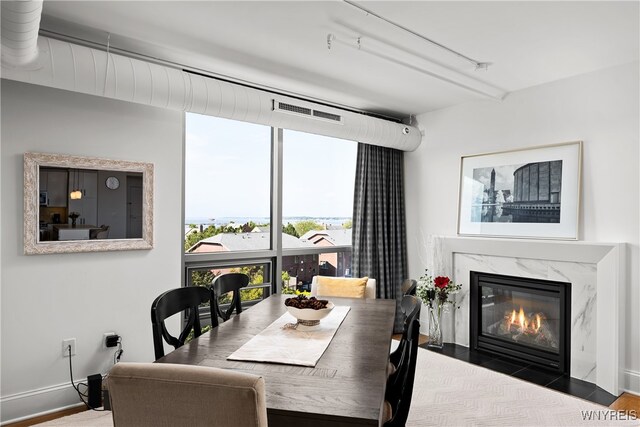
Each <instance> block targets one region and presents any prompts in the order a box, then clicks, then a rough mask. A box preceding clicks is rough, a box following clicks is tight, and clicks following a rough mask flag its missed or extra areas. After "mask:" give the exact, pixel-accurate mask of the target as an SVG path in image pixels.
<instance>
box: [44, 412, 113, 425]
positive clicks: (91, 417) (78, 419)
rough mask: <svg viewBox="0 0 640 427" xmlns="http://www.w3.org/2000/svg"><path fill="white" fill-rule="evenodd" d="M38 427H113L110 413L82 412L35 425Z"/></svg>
mask: <svg viewBox="0 0 640 427" xmlns="http://www.w3.org/2000/svg"><path fill="white" fill-rule="evenodd" d="M36 425H37V426H38V427H61V426H65V427H113V417H112V416H111V411H83V412H78V413H77V414H73V415H67V416H66V417H62V418H57V419H55V420H51V421H47V422H46V423H42V424H36Z"/></svg>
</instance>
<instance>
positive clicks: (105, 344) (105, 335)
mask: <svg viewBox="0 0 640 427" xmlns="http://www.w3.org/2000/svg"><path fill="white" fill-rule="evenodd" d="M114 335H115V336H118V334H116V333H115V332H105V333H104V334H103V335H102V348H103V349H109V348H110V347H108V346H107V339H108V338H109V337H112V336H114ZM112 347H113V346H112Z"/></svg>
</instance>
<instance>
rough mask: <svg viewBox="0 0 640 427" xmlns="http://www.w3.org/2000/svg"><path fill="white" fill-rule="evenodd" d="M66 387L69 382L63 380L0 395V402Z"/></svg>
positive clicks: (69, 384) (69, 385) (68, 385)
mask: <svg viewBox="0 0 640 427" xmlns="http://www.w3.org/2000/svg"><path fill="white" fill-rule="evenodd" d="M66 387H71V382H65V383H61V384H56V385H50V386H47V387H40V388H34V389H33V390H27V391H21V392H18V393H13V394H10V395H7V396H2V397H0V404H2V403H5V402H10V401H12V400H16V399H24V398H25V397H31V396H35V395H38V394H42V393H49V392H52V391H56V390H62V389H64V388H66Z"/></svg>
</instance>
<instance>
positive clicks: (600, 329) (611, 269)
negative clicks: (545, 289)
mask: <svg viewBox="0 0 640 427" xmlns="http://www.w3.org/2000/svg"><path fill="white" fill-rule="evenodd" d="M427 240H428V241H427V245H426V246H427V248H428V252H427V253H428V254H429V257H428V258H429V259H428V260H427V261H428V262H427V265H428V266H429V269H430V270H431V271H432V272H435V273H436V274H447V275H449V277H452V279H453V280H454V281H455V282H456V283H461V284H462V289H461V291H460V292H459V293H458V294H457V295H456V301H457V304H458V305H459V306H460V308H459V309H458V310H455V312H453V313H450V314H449V317H448V318H445V319H443V322H445V323H446V326H445V328H444V329H445V330H448V332H449V333H445V337H444V338H445V341H446V342H455V343H456V344H460V345H464V346H466V347H468V346H469V300H470V294H469V281H470V272H471V271H478V272H485V273H494V274H504V275H509V276H520V277H529V278H536V279H544V280H557V281H563V282H570V283H571V376H572V377H574V378H578V379H581V380H585V381H589V382H591V383H595V384H596V385H598V386H599V387H601V388H603V389H604V390H606V391H608V392H609V393H612V394H615V395H619V394H620V393H621V392H622V386H623V384H624V381H623V378H622V375H623V372H624V369H623V365H622V364H623V360H622V358H623V355H624V347H623V346H624V340H623V339H622V337H624V324H625V322H624V319H625V318H624V312H623V309H624V303H623V302H624V295H623V293H624V292H623V290H624V286H622V284H623V283H624V265H623V260H624V251H625V244H624V243H599V242H598V243H595V242H580V241H576V242H574V241H552V240H524V239H522V240H521V239H494V238H478V237H447V236H430V237H429V238H428V239H427Z"/></svg>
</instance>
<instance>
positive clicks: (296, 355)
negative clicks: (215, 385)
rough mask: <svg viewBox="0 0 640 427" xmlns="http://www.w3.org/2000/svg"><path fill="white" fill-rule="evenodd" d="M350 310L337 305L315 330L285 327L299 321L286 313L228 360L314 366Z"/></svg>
mask: <svg viewBox="0 0 640 427" xmlns="http://www.w3.org/2000/svg"><path fill="white" fill-rule="evenodd" d="M350 309H351V307H349V306H336V307H335V308H334V309H333V310H332V311H331V313H329V315H328V316H327V317H325V318H324V319H322V320H321V321H320V325H318V327H317V328H316V329H314V330H313V331H299V330H297V329H290V328H283V326H284V325H286V324H287V323H295V322H296V318H295V317H293V316H292V315H291V314H289V313H288V312H287V313H285V314H283V315H282V316H280V317H279V318H278V319H277V320H276V321H274V322H273V323H272V324H271V325H269V326H267V328H266V329H265V330H264V331H262V332H260V333H259V334H258V335H256V336H254V337H253V338H251V339H250V340H249V341H247V342H246V343H245V344H244V345H243V346H242V347H240V348H239V349H238V350H236V351H235V352H234V353H233V354H231V356H229V357H227V360H243V361H251V362H272V363H283V364H286V365H299V366H310V367H315V366H316V363H318V360H320V357H322V354H323V353H324V352H325V350H326V349H327V347H329V344H330V343H331V340H332V339H333V336H334V335H335V333H336V331H337V330H338V327H339V326H340V324H341V323H342V321H343V320H344V318H345V317H346V316H347V313H349V310H350Z"/></svg>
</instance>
